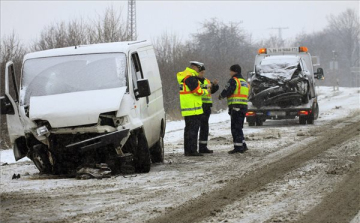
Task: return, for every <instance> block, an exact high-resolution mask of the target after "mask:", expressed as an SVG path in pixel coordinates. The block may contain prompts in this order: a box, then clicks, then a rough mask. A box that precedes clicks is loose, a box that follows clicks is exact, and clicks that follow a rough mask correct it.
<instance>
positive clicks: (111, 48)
mask: <svg viewBox="0 0 360 223" xmlns="http://www.w3.org/2000/svg"><path fill="white" fill-rule="evenodd" d="M145 46H151V43H150V41H147V40H144V41H128V42H114V43H99V44H91V45H79V46H76V47H75V46H71V47H65V48H57V49H51V50H44V51H38V52H34V53H29V54H26V55H25V57H24V61H25V60H28V59H35V58H43V57H55V56H65V55H78V54H91V53H119V52H122V53H127V52H129V50H131V49H133V48H136V49H137V48H139V47H145Z"/></svg>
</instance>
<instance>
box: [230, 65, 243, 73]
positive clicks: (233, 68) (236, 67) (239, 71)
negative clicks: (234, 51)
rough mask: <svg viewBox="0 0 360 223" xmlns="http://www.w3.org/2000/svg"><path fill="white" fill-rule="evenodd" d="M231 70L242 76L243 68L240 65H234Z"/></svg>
mask: <svg viewBox="0 0 360 223" xmlns="http://www.w3.org/2000/svg"><path fill="white" fill-rule="evenodd" d="M230 70H231V71H234V72H236V73H238V74H241V67H240V65H239V64H234V65H232V66H231V67H230Z"/></svg>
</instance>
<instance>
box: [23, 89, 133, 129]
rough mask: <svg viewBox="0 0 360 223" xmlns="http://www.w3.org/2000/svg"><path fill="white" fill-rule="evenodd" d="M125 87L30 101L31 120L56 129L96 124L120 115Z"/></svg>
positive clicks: (49, 96) (36, 98)
mask: <svg viewBox="0 0 360 223" xmlns="http://www.w3.org/2000/svg"><path fill="white" fill-rule="evenodd" d="M125 92H126V87H120V88H112V89H104V90H94V91H81V92H73V93H66V94H57V95H48V96H36V97H35V96H34V97H31V98H30V110H29V118H30V120H32V121H34V120H39V119H40V120H46V121H48V122H49V123H50V125H51V127H53V128H62V127H71V126H79V125H88V124H96V123H97V122H98V119H99V115H100V114H101V113H105V112H112V111H117V110H118V109H119V107H120V103H121V100H122V98H123V96H124V94H125Z"/></svg>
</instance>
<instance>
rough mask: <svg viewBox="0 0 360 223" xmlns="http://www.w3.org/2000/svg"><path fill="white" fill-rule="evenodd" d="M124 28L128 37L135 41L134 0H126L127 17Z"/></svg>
mask: <svg viewBox="0 0 360 223" xmlns="http://www.w3.org/2000/svg"><path fill="white" fill-rule="evenodd" d="M126 29H127V34H128V39H129V40H132V41H135V40H136V39H137V31H136V2H135V0H128V19H127V27H126Z"/></svg>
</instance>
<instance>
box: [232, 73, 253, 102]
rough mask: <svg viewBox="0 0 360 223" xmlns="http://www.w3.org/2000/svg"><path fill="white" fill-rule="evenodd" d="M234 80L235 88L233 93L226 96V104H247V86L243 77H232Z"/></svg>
mask: <svg viewBox="0 0 360 223" xmlns="http://www.w3.org/2000/svg"><path fill="white" fill-rule="evenodd" d="M233 78H234V80H235V81H236V88H235V91H234V94H232V95H230V97H228V105H234V104H242V105H247V102H248V100H247V98H248V95H249V87H248V84H247V82H246V81H245V80H244V79H241V78H240V79H239V78H237V77H233Z"/></svg>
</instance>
